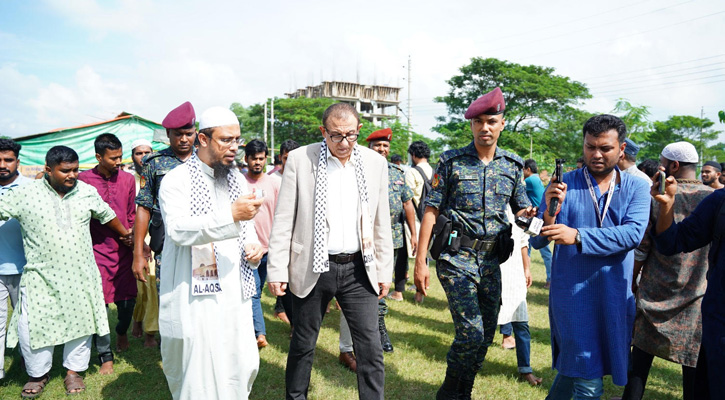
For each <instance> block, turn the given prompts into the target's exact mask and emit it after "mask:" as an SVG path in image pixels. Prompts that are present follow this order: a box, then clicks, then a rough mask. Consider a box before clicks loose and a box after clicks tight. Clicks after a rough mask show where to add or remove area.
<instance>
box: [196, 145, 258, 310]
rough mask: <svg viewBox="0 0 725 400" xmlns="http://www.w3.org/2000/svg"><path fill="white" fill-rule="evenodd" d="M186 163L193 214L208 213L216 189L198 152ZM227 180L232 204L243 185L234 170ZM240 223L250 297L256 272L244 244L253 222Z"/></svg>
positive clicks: (243, 271)
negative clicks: (202, 168)
mask: <svg viewBox="0 0 725 400" xmlns="http://www.w3.org/2000/svg"><path fill="white" fill-rule="evenodd" d="M186 165H188V167H189V173H190V174H191V205H190V207H191V215H193V216H197V215H206V214H208V213H209V212H211V209H212V202H211V196H209V191H210V190H214V188H210V187H209V186H208V185H207V182H206V181H205V180H204V177H203V176H202V174H203V173H204V172H203V171H202V170H201V160H199V157H197V155H196V153H194V155H192V156H191V158H190V159H189V161H187V162H186ZM227 182H228V183H229V199H230V200H231V201H230V204H231V202H233V201H234V200H236V199H237V198H238V197H239V196H241V195H242V194H243V193H242V189H241V187H240V186H239V182H237V177H236V176H235V175H234V171H229V174H228V175H227ZM240 223H241V224H242V229H241V231H242V233H241V236H240V237H239V238H238V239H237V244H238V246H239V254H240V256H241V260H240V262H239V266H240V268H241V275H242V295H243V297H244V298H245V299H250V298H252V296H254V295H255V294H256V293H257V286H256V284H255V283H254V272H253V271H252V268H251V267H250V266H249V263H248V262H247V259H246V252H245V251H244V244H245V243H246V241H247V237H246V234H247V226H246V224H251V223H252V221H240ZM213 247H214V258H215V259H216V260H219V255H218V254H217V246H213Z"/></svg>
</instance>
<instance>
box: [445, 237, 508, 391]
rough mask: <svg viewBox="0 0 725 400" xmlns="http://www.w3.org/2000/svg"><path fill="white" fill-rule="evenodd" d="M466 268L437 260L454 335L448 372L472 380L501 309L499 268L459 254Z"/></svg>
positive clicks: (461, 253) (448, 357)
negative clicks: (455, 372)
mask: <svg viewBox="0 0 725 400" xmlns="http://www.w3.org/2000/svg"><path fill="white" fill-rule="evenodd" d="M461 257H463V258H465V259H466V260H465V261H466V262H464V263H458V264H460V265H465V267H458V266H454V265H453V264H451V263H449V262H447V261H445V260H439V261H438V262H437V264H436V269H437V273H438V280H440V282H441V285H442V286H443V290H444V291H445V292H446V297H447V298H448V307H449V309H450V311H451V316H452V317H453V326H454V328H455V330H456V336H455V338H454V340H453V344H452V345H451V348H450V350H449V351H448V356H447V357H446V359H447V362H448V370H449V371H457V372H458V374H459V376H460V377H461V378H464V379H469V380H472V379H473V378H474V377H475V376H476V373H478V370H479V369H481V365H483V361H484V359H485V358H486V353H487V352H488V347H489V346H490V345H491V343H493V337H494V334H495V333H496V325H497V323H498V312H499V309H500V307H501V269H500V268H499V264H498V261H497V260H488V259H485V258H484V257H483V255H482V254H479V255H478V257H476V256H475V255H472V254H471V253H468V252H466V251H461V252H460V253H459V254H458V255H457V256H456V258H458V260H457V261H463V260H461Z"/></svg>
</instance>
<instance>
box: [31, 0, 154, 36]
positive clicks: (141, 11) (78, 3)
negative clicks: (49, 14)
mask: <svg viewBox="0 0 725 400" xmlns="http://www.w3.org/2000/svg"><path fill="white" fill-rule="evenodd" d="M45 4H46V5H48V6H49V7H51V8H52V9H53V10H55V11H56V12H57V13H58V14H60V15H61V16H62V17H64V18H66V19H68V20H70V21H73V22H74V23H76V24H78V25H80V26H84V27H86V28H88V29H89V30H90V31H91V32H92V34H93V36H94V39H96V40H100V39H102V38H103V37H104V36H105V35H107V34H109V33H126V34H133V33H135V32H138V31H139V30H144V31H145V30H147V29H148V27H149V25H150V24H153V21H151V20H149V18H148V17H149V16H150V15H152V13H153V5H152V3H151V2H150V1H143V0H120V1H115V2H112V3H111V2H100V3H99V2H97V1H95V0H45ZM109 4H113V5H112V6H109Z"/></svg>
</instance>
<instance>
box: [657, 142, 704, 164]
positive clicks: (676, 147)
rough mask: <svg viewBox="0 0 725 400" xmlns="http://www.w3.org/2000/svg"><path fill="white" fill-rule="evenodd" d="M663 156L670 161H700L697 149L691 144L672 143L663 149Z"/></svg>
mask: <svg viewBox="0 0 725 400" xmlns="http://www.w3.org/2000/svg"><path fill="white" fill-rule="evenodd" d="M661 155H662V157H664V158H666V159H668V160H670V161H679V162H686V163H696V162H697V161H698V160H699V157H698V156H697V149H695V146H693V145H692V143H689V142H676V143H670V144H668V145H667V146H665V148H664V149H662V154H661Z"/></svg>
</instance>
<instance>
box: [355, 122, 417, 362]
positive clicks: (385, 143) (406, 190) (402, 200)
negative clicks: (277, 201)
mask: <svg viewBox="0 0 725 400" xmlns="http://www.w3.org/2000/svg"><path fill="white" fill-rule="evenodd" d="M392 138H393V131H392V130H391V129H390V128H385V129H381V130H378V131H375V132H373V133H371V134H370V136H368V137H367V139H365V140H366V141H367V142H368V146H369V147H370V148H371V149H373V150H375V151H377V152H378V153H380V155H382V156H383V157H385V158H386V159H387V158H388V155H389V154H390V140H391V139H392ZM412 200H413V189H411V188H410V186H408V185H406V184H405V177H404V171H403V169H402V168H401V167H399V166H397V165H395V164H392V163H388V201H389V203H390V226H391V228H392V229H391V230H392V232H393V260H394V261H393V264H394V265H397V260H398V257H407V254H403V253H402V252H401V249H402V248H403V241H404V240H405V238H404V236H403V235H404V234H403V221H404V220H405V221H406V222H407V224H408V228H410V231H411V232H413V236H412V238H411V243H412V246H413V251H414V252H415V248H416V246H417V245H418V240H417V237H416V235H415V209H414V208H413V201H412ZM397 273H399V272H398V271H396V274H397ZM387 298H390V295H388V297H387ZM387 313H388V306H387V304H386V303H385V298H382V299H380V313H379V315H380V320H379V326H380V339H381V341H382V343H383V350H385V351H388V352H390V351H393V345H392V344H391V343H390V339H389V338H388V332H387V330H386V328H385V320H384V319H383V316H384V315H385V314H387Z"/></svg>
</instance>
